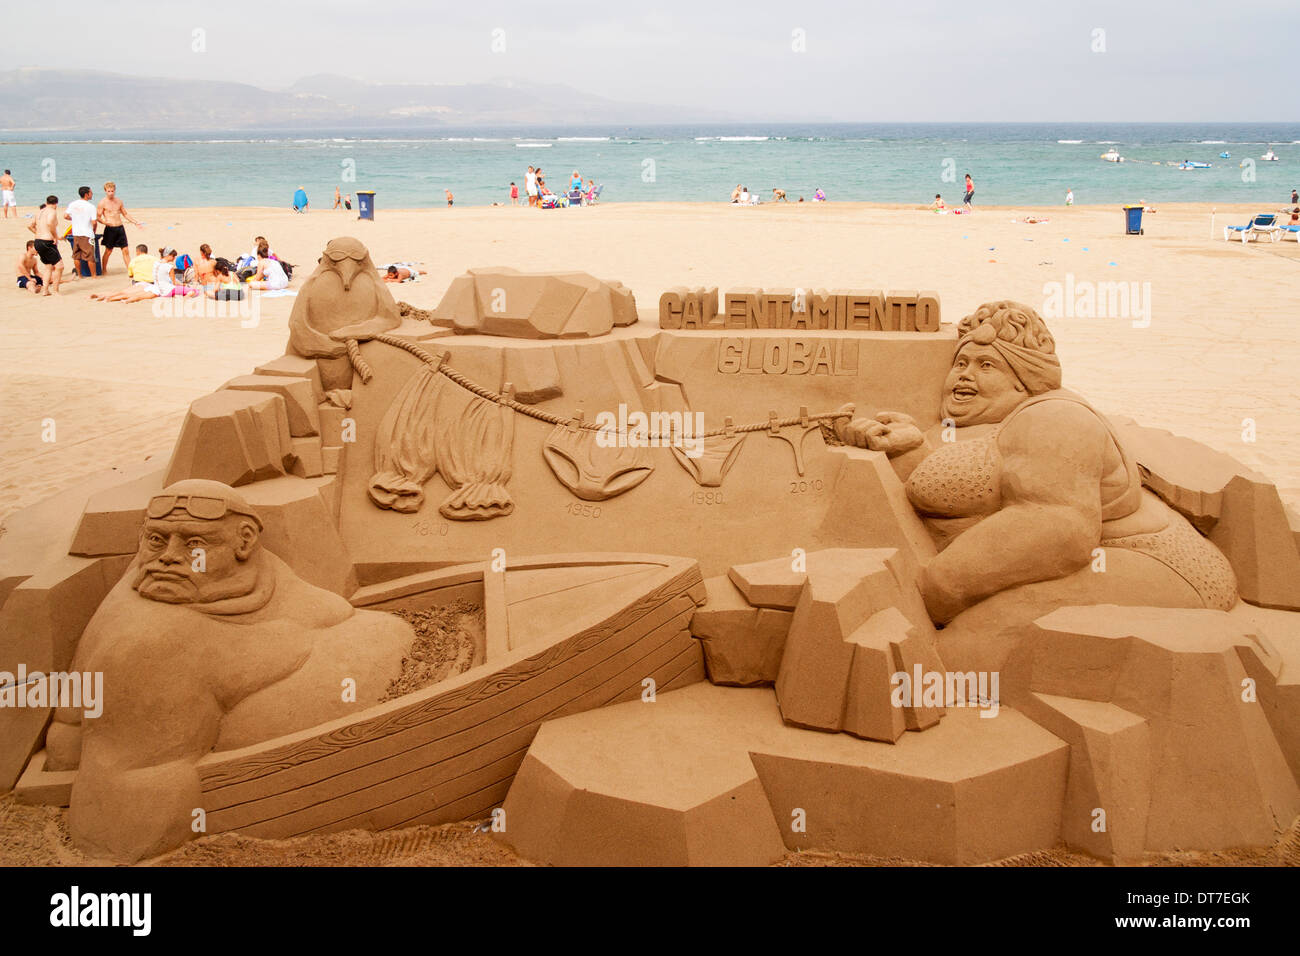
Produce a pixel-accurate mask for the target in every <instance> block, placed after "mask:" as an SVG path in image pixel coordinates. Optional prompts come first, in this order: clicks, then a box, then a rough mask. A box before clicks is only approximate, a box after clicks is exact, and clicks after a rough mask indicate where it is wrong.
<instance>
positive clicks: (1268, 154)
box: [1259, 147, 1280, 163]
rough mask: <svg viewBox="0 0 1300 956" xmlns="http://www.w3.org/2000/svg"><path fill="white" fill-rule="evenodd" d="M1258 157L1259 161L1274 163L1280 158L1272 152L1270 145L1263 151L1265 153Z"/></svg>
mask: <svg viewBox="0 0 1300 956" xmlns="http://www.w3.org/2000/svg"><path fill="white" fill-rule="evenodd" d="M1259 158H1260V161H1261V162H1265V163H1276V162H1280V160H1279V159H1278V158H1277V153H1275V152H1273V150H1272V148H1271V147H1270V148H1269V149H1268V150H1266V151H1265V153H1264V155H1263V156H1261V157H1259Z"/></svg>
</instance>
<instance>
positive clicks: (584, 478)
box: [542, 425, 654, 501]
mask: <svg viewBox="0 0 1300 956" xmlns="http://www.w3.org/2000/svg"><path fill="white" fill-rule="evenodd" d="M597 434H598V433H597V432H594V431H591V430H590V429H586V428H569V427H568V426H567V425H556V426H555V430H554V431H552V432H551V434H550V437H548V438H547V439H546V444H545V445H543V446H542V455H543V456H544V457H545V458H546V463H547V464H548V465H550V466H551V471H553V472H554V473H555V477H556V478H558V479H559V481H560V484H562V485H564V487H566V488H568V489H569V491H571V492H573V494H575V495H576V496H578V497H579V498H581V499H582V500H583V501H605V500H606V499H609V498H613V497H615V496H616V495H621V494H622V493H623V492H625V491H630V490H631V489H633V488H635V487H636V486H637V485H639V484H641V482H643V481H645V480H646V479H647V478H649V477H650V472H652V471H654V466H653V465H651V464H650V462H649V457H648V456H647V455H646V454H645V451H646V449H645V448H642V447H639V446H638V447H636V448H631V447H626V446H625V447H618V446H614V447H605V446H602V445H601V444H599V443H598V442H597V440H596V436H597ZM606 440H607V441H612V440H616V439H614V438H613V436H610V437H609V438H607V439H606Z"/></svg>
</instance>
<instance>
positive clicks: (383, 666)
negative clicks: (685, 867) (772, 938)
mask: <svg viewBox="0 0 1300 956" xmlns="http://www.w3.org/2000/svg"><path fill="white" fill-rule="evenodd" d="M367 263H368V255H367V253H366V252H365V249H364V248H363V247H361V246H360V244H359V243H357V242H356V241H355V240H349V239H340V240H334V241H333V242H331V243H330V244H329V247H327V250H326V255H325V256H324V257H323V258H322V262H321V267H320V268H319V269H318V270H317V272H316V274H315V275H314V276H313V278H312V282H311V284H310V288H304V290H303V294H302V295H300V297H299V300H300V301H299V303H298V304H297V305H296V306H295V309H294V319H293V321H292V323H291V326H292V328H291V337H290V343H289V349H288V354H286V355H285V356H283V357H282V358H279V359H275V360H273V361H271V362H265V363H263V364H261V365H259V366H257V368H256V369H255V370H254V374H253V375H251V376H244V377H240V378H237V379H234V380H232V381H231V382H229V383H227V384H226V385H225V386H224V387H223V388H222V389H220V390H218V391H217V392H216V393H215V394H214V395H211V396H207V397H205V398H201V399H199V400H198V401H196V402H195V403H194V404H193V406H192V407H191V410H190V414H189V416H188V417H187V419H186V422H185V424H184V425H183V426H182V430H181V434H180V436H179V438H178V440H177V443H176V447H175V448H174V450H173V453H172V455H171V457H170V460H169V461H168V464H167V466H166V467H165V468H162V469H154V470H141V471H139V472H138V473H131V474H129V475H115V476H106V477H102V478H96V479H93V480H92V481H90V482H89V483H88V484H87V485H86V486H85V488H83V489H81V490H78V491H74V492H69V493H67V494H65V495H64V496H63V497H62V498H60V499H57V500H52V501H51V502H50V503H48V505H41V506H38V507H37V508H34V509H30V510H29V511H28V512H23V513H20V514H18V515H16V516H13V517H12V518H11V519H9V521H8V522H7V524H8V527H9V529H10V532H11V533H10V534H8V535H6V536H5V538H4V539H3V540H0V601H2V602H3V603H0V634H3V635H4V637H3V639H0V655H2V656H0V703H2V702H3V701H4V700H5V699H6V698H5V696H4V695H5V694H6V693H7V692H8V693H11V694H13V693H15V691H14V687H13V685H12V681H10V682H9V683H6V673H8V674H14V673H18V672H19V671H18V668H19V666H20V665H21V666H22V667H24V668H25V671H24V673H31V672H33V671H36V670H38V669H40V670H44V671H49V672H51V673H53V672H57V671H60V670H63V669H67V668H73V669H74V670H84V671H86V672H87V673H89V672H92V671H96V670H99V671H102V672H103V674H104V677H105V680H106V691H105V707H104V713H103V715H102V716H100V717H95V718H89V717H84V716H83V719H82V720H81V721H80V723H78V721H77V720H76V719H75V714H76V713H80V711H77V710H76V708H75V707H73V706H71V705H70V704H68V703H67V702H65V701H62V700H58V701H49V700H46V699H44V698H42V699H40V700H34V701H33V702H32V704H31V705H30V706H28V707H24V708H13V707H0V783H2V784H3V785H5V786H9V785H15V784H16V789H17V793H18V796H19V798H20V799H24V800H31V801H38V802H47V803H55V804H65V805H66V804H69V803H70V804H71V807H72V810H71V825H72V831H73V835H74V840H75V841H76V842H77V844H78V845H79V846H82V847H84V848H86V849H88V850H90V851H91V852H93V853H95V854H99V855H104V856H108V857H110V858H116V859H135V858H140V857H142V856H144V855H147V854H150V853H154V852H158V851H161V850H163V849H166V848H167V847H169V846H173V845H175V844H176V843H177V842H179V841H181V840H184V839H188V838H190V837H192V836H193V835H194V832H195V831H194V830H193V828H192V822H193V820H194V819H195V811H196V810H201V811H202V812H203V816H204V819H205V820H206V832H209V833H211V832H220V831H224V830H239V831H241V832H244V833H248V834H251V835H255V836H266V837H285V836H293V835H296V834H300V833H306V832H320V831H324V830H337V829H346V828H348V827H351V826H364V827H372V828H384V827H398V826H404V825H408V824H411V823H440V822H447V821H451V820H458V819H467V818H469V819H484V818H489V817H490V818H491V819H492V820H493V822H494V824H495V823H497V822H498V820H499V821H500V826H499V827H494V833H495V835H497V836H498V837H499V838H500V839H502V840H504V841H506V842H507V843H509V844H510V845H511V846H513V847H514V848H515V849H516V850H518V851H519V852H520V853H521V854H523V855H524V856H526V857H528V858H530V859H533V860H536V861H539V862H549V863H621V864H628V863H673V864H694V863H749V864H760V863H767V862H771V861H772V860H775V859H777V858H779V857H780V855H781V854H782V853H784V852H786V851H788V850H790V849H799V848H826V849H842V850H851V851H860V852H870V853H877V854H880V855H897V856H907V857H911V858H917V859H924V860H931V861H934V862H950V863H971V862H981V861H985V860H992V859H997V858H999V857H1003V856H1007V855H1011V854H1014V853H1019V852H1025V851H1029V850H1035V849H1042V848H1047V847H1052V846H1055V845H1058V844H1060V843H1062V842H1063V843H1065V844H1066V845H1068V846H1071V847H1074V848H1076V849H1079V850H1082V851H1084V852H1087V853H1091V854H1093V855H1095V856H1098V857H1101V858H1103V859H1107V860H1136V859H1140V858H1141V856H1142V854H1143V853H1145V852H1147V851H1149V850H1157V849H1167V848H1170V847H1181V848H1206V849H1214V848H1219V847H1224V846H1231V845H1237V844H1241V843H1246V844H1253V845H1260V844H1267V843H1269V842H1271V841H1272V840H1273V839H1274V838H1275V835H1276V833H1277V832H1278V831H1279V830H1281V829H1285V828H1286V827H1287V826H1289V824H1290V822H1291V821H1292V820H1293V819H1294V818H1295V817H1296V815H1297V813H1300V788H1297V778H1298V776H1300V690H1298V688H1300V614H1298V613H1297V611H1300V593H1297V591H1296V588H1297V584H1296V582H1297V581H1298V580H1300V551H1298V550H1297V541H1296V535H1295V533H1294V532H1293V530H1292V529H1291V527H1290V526H1289V525H1288V523H1287V520H1286V516H1285V514H1284V513H1283V509H1282V504H1281V500H1280V498H1279V497H1278V495H1277V491H1276V489H1275V488H1274V487H1273V486H1272V485H1271V484H1270V483H1269V482H1268V481H1267V479H1266V478H1264V477H1263V476H1261V475H1258V474H1257V473H1254V472H1250V471H1248V470H1246V469H1244V468H1242V467H1241V466H1240V465H1238V464H1237V463H1236V462H1234V461H1232V459H1230V458H1228V457H1227V456H1225V455H1222V454H1220V453H1217V452H1212V451H1210V450H1209V449H1207V448H1204V446H1200V445H1197V444H1196V443H1194V442H1189V441H1186V440H1184V439H1178V438H1175V437H1174V436H1170V435H1168V434H1167V433H1163V432H1158V431H1154V430H1152V429H1147V428H1143V427H1142V426H1140V425H1138V424H1136V423H1134V422H1131V421H1127V420H1118V419H1116V420H1111V419H1107V418H1106V417H1105V416H1103V415H1101V414H1099V413H1098V412H1097V411H1096V410H1095V409H1093V408H1092V406H1090V405H1089V404H1088V403H1087V402H1086V401H1085V400H1084V399H1083V398H1081V397H1079V396H1077V395H1074V394H1073V393H1071V392H1069V391H1067V390H1065V389H1064V388H1063V387H1062V384H1063V382H1062V372H1061V368H1060V364H1059V361H1058V359H1057V357H1056V355H1055V350H1054V345H1053V342H1052V338H1051V334H1050V332H1049V331H1048V330H1047V328H1046V327H1045V325H1044V323H1043V322H1042V320H1041V319H1040V318H1039V317H1038V316H1037V315H1036V314H1035V313H1034V312H1033V310H1032V309H1029V308H1027V307H1025V306H1022V305H1017V304H1015V303H1013V302H993V303H988V304H987V305H985V306H982V307H981V308H979V309H978V310H976V311H975V312H974V313H973V314H971V315H970V316H967V317H966V318H965V319H963V320H962V321H961V322H960V323H959V324H958V325H956V326H953V325H946V324H945V325H940V324H939V323H938V315H939V303H938V298H937V296H933V295H921V294H913V293H889V294H887V295H886V294H884V293H871V292H862V293H857V292H835V293H826V294H825V295H824V296H821V297H820V298H817V294H814V296H813V297H811V301H812V302H813V303H814V304H815V308H816V309H818V310H820V313H819V314H820V315H821V316H822V318H823V319H824V321H822V322H820V324H818V323H814V322H811V321H810V320H808V319H806V318H802V317H798V316H803V315H805V313H800V312H798V311H797V310H795V309H794V308H793V306H794V303H795V300H796V297H795V296H794V295H793V294H791V295H789V296H787V295H786V293H785V292H771V291H770V290H769V291H767V292H760V291H759V290H752V291H746V290H740V291H736V290H732V291H731V292H728V293H727V294H726V295H725V296H724V297H723V299H722V303H721V304H718V301H717V300H718V297H717V294H716V290H709V289H675V290H671V291H670V292H669V293H666V294H665V297H664V299H662V300H661V302H660V310H659V311H660V322H659V324H658V325H657V326H656V324H655V322H654V316H653V315H650V316H649V317H648V320H647V316H644V315H643V316H642V317H641V318H642V321H640V322H636V323H635V324H633V323H632V322H631V319H634V318H636V313H635V310H634V305H633V304H632V303H631V297H630V293H628V294H627V297H626V299H625V300H624V299H623V298H621V296H622V293H621V292H620V291H619V290H620V288H621V287H619V286H617V284H615V283H603V282H599V281H598V280H593V279H590V277H581V276H580V275H579V274H563V275H560V276H555V277H551V279H548V278H547V277H539V276H525V275H523V274H519V273H514V272H512V271H510V270H502V269H497V270H471V272H470V273H469V275H467V276H465V277H462V278H461V279H457V280H456V281H455V282H454V283H453V287H452V289H449V291H448V293H447V296H446V297H445V298H444V303H443V305H444V306H445V307H446V309H445V310H443V311H442V312H441V314H440V315H436V316H435V324H430V322H428V321H422V320H417V319H416V318H414V317H407V318H405V319H404V320H403V319H402V317H401V316H399V315H398V313H397V312H396V311H394V310H391V309H390V308H389V306H390V304H391V299H389V298H388V297H387V295H386V293H384V290H383V289H382V288H381V287H377V286H372V284H370V283H366V282H362V281H360V280H359V278H358V277H359V276H360V275H361V274H362V272H363V271H364V269H365V267H366V264H367ZM552 279H553V280H554V281H551V280H552ZM485 283H486V284H487V285H485ZM495 288H502V289H505V290H506V305H507V306H508V308H507V309H506V310H505V311H503V312H499V313H495V315H496V316H497V317H496V318H493V317H492V316H493V314H494V313H492V312H491V310H490V308H488V309H487V311H484V306H485V304H486V305H487V306H490V305H491V292H492V289H495ZM623 291H625V290H623ZM308 293H310V294H308ZM530 297H531V298H530ZM566 303H567V304H566ZM440 310H442V307H440ZM626 310H631V311H630V312H629V311H626ZM665 310H666V314H667V319H666V320H665V318H664V316H665ZM501 316H505V319H501V318H500V317H501ZM890 316H893V318H890ZM457 333H459V334H457ZM476 333H478V334H476ZM546 336H554V337H553V338H550V339H549V340H548V339H546V338H545V337H546ZM312 343H314V344H312ZM354 373H355V374H354ZM936 398H937V401H936ZM858 409H861V410H862V411H863V412H864V413H866V414H859V413H858V411H857V410H858ZM885 409H888V410H889V411H879V410H885ZM215 482H221V484H214V483H215ZM236 486H237V487H236ZM429 496H432V497H433V499H434V500H435V501H439V502H440V505H439V507H438V508H437V509H436V510H435V509H431V508H426V507H424V499H425V498H426V497H429ZM182 499H184V501H185V502H186V504H187V505H188V502H190V501H196V502H197V503H196V504H195V505H194V507H195V508H197V509H198V514H197V515H196V514H195V513H194V512H193V511H192V510H190V511H186V510H185V507H186V506H180V507H179V510H178V505H179V503H180V502H181V501H182ZM212 502H220V503H221V509H220V510H221V514H220V515H217V511H218V508H217V505H216V504H212ZM165 505H166V506H167V508H166V510H165V511H164V506H165ZM182 512H183V514H182ZM181 518H184V521H180V519H181ZM178 521H179V523H180V524H184V523H186V522H199V523H200V524H204V523H208V524H215V525H216V526H220V527H221V528H222V529H224V530H223V531H222V533H221V534H220V535H218V536H217V537H220V539H221V542H222V543H221V544H219V545H218V546H216V547H215V549H214V550H215V553H214V554H213V555H212V556H210V557H209V559H208V560H209V564H208V568H209V570H208V572H207V575H208V576H207V577H202V578H198V579H197V580H195V579H194V578H192V577H187V576H186V575H185V574H179V575H171V574H167V573H160V574H159V573H156V574H154V575H153V576H152V577H150V576H149V573H148V572H147V569H148V568H150V567H151V566H152V565H151V564H150V562H152V561H155V555H154V553H153V551H151V550H150V549H151V548H153V549H154V550H155V551H156V550H157V548H158V546H159V545H158V539H156V538H154V537H153V536H152V535H153V532H151V531H150V530H149V529H150V528H157V526H158V525H159V523H162V524H164V525H166V524H167V523H168V522H172V523H173V524H176V523H177V522H178ZM142 526H144V528H145V529H146V531H145V534H144V535H143V536H142V535H141V531H140V529H141V527H142ZM195 530H199V529H195ZM157 531H158V533H160V534H161V532H162V529H161V528H157ZM168 540H169V541H171V540H172V539H171V538H170V537H169V538H168ZM214 540H215V539H214ZM63 542H71V545H70V546H68V545H65V544H63ZM151 542H152V543H151ZM169 547H172V545H169ZM566 548H571V549H572V550H571V551H567V552H566V551H565V549H566ZM222 581H226V582H228V583H229V582H244V584H241V585H239V587H234V585H233V584H229V586H230V587H232V588H233V590H232V591H231V592H230V593H229V594H223V593H219V591H220V588H221V587H223V586H225V585H222V584H221V583H220V582H222ZM249 581H251V582H254V583H253V585H252V588H251V590H247V591H244V590H242V589H243V587H244V586H245V585H246V584H247V582H249ZM268 582H273V583H274V590H273V591H267V590H266V588H267V586H268ZM209 588H217V589H218V593H215V594H208V593H207V589H209ZM235 592H239V593H235ZM267 594H269V597H266V600H265V602H264V603H261V604H258V602H259V601H261V600H262V597H263V596H265V595H267ZM457 602H463V606H465V607H473V608H481V609H482V625H481V628H482V633H481V635H479V636H478V637H475V638H474V643H473V653H472V655H470V656H469V657H468V658H467V660H466V662H465V663H466V665H467V666H468V669H463V668H461V667H459V666H458V667H455V668H451V669H450V670H448V671H447V675H448V676H445V679H442V680H439V681H435V682H434V683H433V684H431V685H429V686H420V687H418V688H416V689H405V690H403V689H400V688H399V690H398V691H397V692H395V693H394V694H386V693H385V690H386V688H387V687H388V685H389V681H390V680H391V679H392V678H393V677H396V676H397V674H398V673H399V672H401V673H403V674H406V673H407V672H408V671H409V672H411V673H415V672H417V671H419V668H418V667H413V666H403V665H402V661H403V657H404V655H406V654H407V653H408V651H409V650H410V646H411V645H410V640H411V632H410V629H409V628H408V627H407V626H406V625H405V624H404V623H402V621H400V620H399V619H398V618H396V617H394V616H392V615H391V614H379V613H377V612H401V613H407V612H421V611H424V610H427V609H436V608H442V607H446V606H450V605H453V604H457ZM254 604H257V607H256V608H254V607H253V606H252V605H254ZM457 606H461V605H460V604H457ZM222 611H228V613H225V614H223V613H221V612H222ZM173 620H174V621H175V622H178V623H175V624H173ZM240 622H242V623H240ZM181 634H186V635H188V636H187V637H186V638H184V645H185V648H186V649H187V650H188V649H189V648H192V647H193V646H194V645H195V643H196V642H197V643H202V644H204V645H205V646H210V648H211V651H210V653H206V654H204V655H198V656H194V655H185V654H181V653H180V643H178V641H180V638H179V637H178V635H181ZM462 650H463V649H462ZM166 655H170V656H166ZM462 656H463V655H462ZM164 659H165V660H167V661H170V662H171V663H169V664H168V665H167V666H166V668H165V669H166V672H167V674H166V678H165V679H160V678H159V675H158V673H157V671H156V669H155V668H154V667H153V666H148V667H140V666H139V663H140V661H142V660H145V661H149V662H153V661H156V660H164ZM409 663H410V662H409V661H408V664H409ZM234 665H238V666H234ZM341 670H342V671H346V672H347V674H348V675H349V676H354V677H356V679H357V682H358V690H359V693H358V696H357V698H356V701H355V702H353V703H345V702H343V701H342V700H341V698H340V696H339V693H338V690H339V688H338V685H339V682H340V681H341V680H342V678H341V677H340V676H339V673H340V671H341ZM123 694H129V695H130V696H129V698H124V697H123V696H122V695H123ZM182 694H183V695H185V699H186V700H187V701H190V700H191V699H192V700H195V701H200V702H202V705H201V706H191V705H189V704H188V703H187V705H186V706H185V707H181V706H180V705H179V704H178V703H177V702H178V701H179V700H180V699H181V698H180V697H179V696H178V695H182ZM381 697H383V698H384V699H382V700H381V699H380V698H381ZM290 701H292V702H293V703H292V704H290V703H289V702H290ZM55 704H59V705H61V706H59V709H58V716H57V718H56V719H55V720H54V722H53V723H52V724H50V726H49V730H48V732H46V721H47V720H48V719H49V714H50V713H51V710H52V707H53V705H55ZM141 728H148V729H144V730H142V729H141ZM1189 728H1190V731H1189ZM141 805H147V806H148V807H149V812H146V813H144V814H138V813H137V810H136V808H137V807H138V806H141ZM128 807H129V809H128ZM1099 821H1100V822H1099Z"/></svg>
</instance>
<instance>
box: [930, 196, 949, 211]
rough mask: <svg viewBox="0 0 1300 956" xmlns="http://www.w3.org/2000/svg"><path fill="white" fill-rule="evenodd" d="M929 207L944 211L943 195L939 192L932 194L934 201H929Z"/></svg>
mask: <svg viewBox="0 0 1300 956" xmlns="http://www.w3.org/2000/svg"><path fill="white" fill-rule="evenodd" d="M930 208H931V209H933V210H934V211H935V212H943V211H944V208H945V207H944V204H943V196H942V195H941V194H939V193H935V194H934V202H932V203H930Z"/></svg>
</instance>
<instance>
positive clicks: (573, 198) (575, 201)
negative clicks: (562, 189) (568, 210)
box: [569, 189, 582, 206]
mask: <svg viewBox="0 0 1300 956" xmlns="http://www.w3.org/2000/svg"><path fill="white" fill-rule="evenodd" d="M569 205H570V206H581V205H582V190H581V189H570V190H569Z"/></svg>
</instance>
